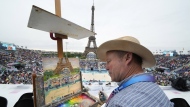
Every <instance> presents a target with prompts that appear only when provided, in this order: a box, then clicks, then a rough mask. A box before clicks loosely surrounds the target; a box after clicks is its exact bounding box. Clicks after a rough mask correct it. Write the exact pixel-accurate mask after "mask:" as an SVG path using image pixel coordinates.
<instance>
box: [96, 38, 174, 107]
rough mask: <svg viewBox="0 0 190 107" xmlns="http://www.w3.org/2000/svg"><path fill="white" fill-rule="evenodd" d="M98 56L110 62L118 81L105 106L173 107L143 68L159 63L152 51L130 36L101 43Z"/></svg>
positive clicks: (114, 79)
mask: <svg viewBox="0 0 190 107" xmlns="http://www.w3.org/2000/svg"><path fill="white" fill-rule="evenodd" d="M97 55H98V58H99V59H100V60H102V61H105V62H107V65H106V69H107V70H108V71H109V75H110V77H111V80H112V81H115V82H119V83H118V85H119V87H118V88H116V89H115V90H113V92H112V93H111V94H110V96H109V98H108V99H107V101H106V107H173V103H172V102H170V100H169V99H168V98H167V96H166V95H165V93H164V92H163V91H162V89H160V87H159V86H158V85H157V84H156V83H155V78H154V76H153V75H152V74H150V73H144V71H143V68H145V67H153V66H154V65H155V63H156V61H155V58H154V56H153V54H152V53H151V52H150V51H149V50H148V49H147V48H145V47H144V46H142V45H141V44H140V42H139V41H138V40H137V39H136V38H134V37H131V36H125V37H121V38H118V39H115V40H110V41H107V42H105V43H103V44H102V45H100V46H99V48H98V50H97Z"/></svg>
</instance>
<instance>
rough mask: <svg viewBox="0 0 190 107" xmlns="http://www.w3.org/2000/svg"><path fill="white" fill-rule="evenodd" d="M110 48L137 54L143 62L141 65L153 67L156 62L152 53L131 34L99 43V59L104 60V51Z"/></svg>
mask: <svg viewBox="0 0 190 107" xmlns="http://www.w3.org/2000/svg"><path fill="white" fill-rule="evenodd" d="M110 50H120V51H127V52H132V53H135V54H137V55H139V56H140V57H141V58H142V60H143V64H142V67H144V68H146V67H153V66H154V65H155V64H156V60H155V58H154V56H153V54H152V53H151V52H150V51H149V50H148V49H147V48H146V47H144V46H142V45H141V44H140V42H139V41H138V40H137V39H136V38H134V37H131V36H124V37H121V38H118V39H114V40H110V41H107V42H104V43H103V44H101V45H100V46H99V48H98V50H97V56H98V58H99V59H100V60H101V61H106V52H107V51H110Z"/></svg>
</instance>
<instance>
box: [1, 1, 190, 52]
mask: <svg viewBox="0 0 190 107" xmlns="http://www.w3.org/2000/svg"><path fill="white" fill-rule="evenodd" d="M32 5H35V6H37V7H40V8H42V9H44V10H46V11H49V12H51V13H55V1H54V0H1V3H0V13H1V15H0V24H1V26H0V41H2V42H8V43H14V44H16V45H19V46H24V47H27V48H28V49H40V50H53V51H57V42H56V41H53V40H51V39H50V37H49V33H48V32H44V31H40V30H36V29H31V28H28V27H27V25H28V21H29V16H30V12H31V9H32ZM92 5H93V0H61V14H62V15H61V17H62V18H64V19H67V20H69V21H71V22H73V23H75V24H77V25H80V26H82V27H84V28H87V29H89V30H90V26H91V15H92V11H91V7H92ZM94 6H95V12H94V26H95V33H97V35H96V36H95V37H96V44H97V46H100V45H101V44H102V43H103V42H105V41H108V40H111V39H115V38H119V37H122V36H133V37H135V38H137V39H138V40H139V41H140V43H141V44H142V45H143V46H145V47H147V48H148V49H150V50H151V51H152V52H156V51H160V50H161V51H163V50H177V52H179V51H183V52H184V53H187V51H189V50H190V0H94ZM87 43H88V37H87V38H84V39H80V40H76V39H72V38H68V39H64V40H63V51H78V52H84V50H85V47H86V46H87Z"/></svg>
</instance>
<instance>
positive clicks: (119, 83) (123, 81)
mask: <svg viewBox="0 0 190 107" xmlns="http://www.w3.org/2000/svg"><path fill="white" fill-rule="evenodd" d="M144 74H152V73H144V72H143V73H139V74H135V75H131V76H129V77H128V78H125V79H124V80H122V81H121V82H118V83H117V85H118V86H120V85H121V84H123V83H125V82H126V81H128V80H129V79H131V78H132V77H136V76H139V75H144Z"/></svg>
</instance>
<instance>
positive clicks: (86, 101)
mask: <svg viewBox="0 0 190 107" xmlns="http://www.w3.org/2000/svg"><path fill="white" fill-rule="evenodd" d="M95 103H96V100H94V99H92V98H90V97H89V96H88V95H86V94H84V93H82V94H81V95H79V96H76V97H74V98H72V99H70V100H68V101H66V102H64V103H61V104H59V105H57V106H56V107H90V106H92V105H94V104H95Z"/></svg>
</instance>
